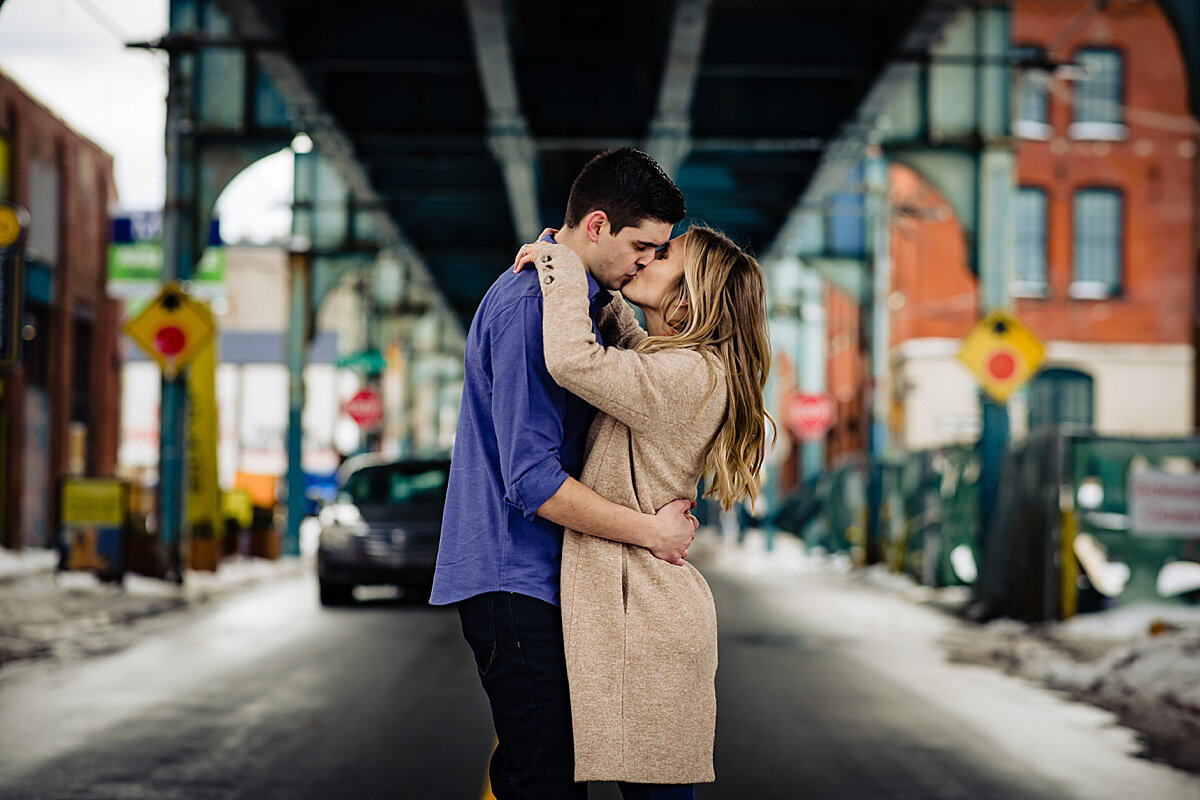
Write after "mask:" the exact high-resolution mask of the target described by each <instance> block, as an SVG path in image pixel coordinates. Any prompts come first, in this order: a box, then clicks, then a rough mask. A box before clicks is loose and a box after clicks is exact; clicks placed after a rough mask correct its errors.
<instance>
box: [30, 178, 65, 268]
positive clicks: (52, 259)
mask: <svg viewBox="0 0 1200 800" xmlns="http://www.w3.org/2000/svg"><path fill="white" fill-rule="evenodd" d="M58 178H59V172H58V166H57V165H56V164H55V163H54V162H52V161H45V160H43V159H40V158H37V157H34V158H32V159H30V161H29V240H28V241H29V245H28V246H29V255H30V257H31V258H33V259H34V260H37V261H40V262H42V263H43V264H46V265H48V266H54V265H56V264H58V233H59V225H60V222H59V214H60V213H61V206H60V200H59V188H58Z"/></svg>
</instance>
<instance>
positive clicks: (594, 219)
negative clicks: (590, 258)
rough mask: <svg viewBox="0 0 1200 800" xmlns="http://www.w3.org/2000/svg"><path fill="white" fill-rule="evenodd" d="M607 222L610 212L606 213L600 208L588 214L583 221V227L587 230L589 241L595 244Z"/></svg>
mask: <svg viewBox="0 0 1200 800" xmlns="http://www.w3.org/2000/svg"><path fill="white" fill-rule="evenodd" d="M607 223H608V214H605V213H604V212H603V211H600V210H599V209H597V210H595V211H593V212H592V213H590V214H588V215H587V217H585V218H584V221H583V228H584V230H585V231H587V237H588V241H589V242H591V243H592V244H595V243H596V242H597V241H599V239H600V231H601V230H603V229H604V226H605V224H607Z"/></svg>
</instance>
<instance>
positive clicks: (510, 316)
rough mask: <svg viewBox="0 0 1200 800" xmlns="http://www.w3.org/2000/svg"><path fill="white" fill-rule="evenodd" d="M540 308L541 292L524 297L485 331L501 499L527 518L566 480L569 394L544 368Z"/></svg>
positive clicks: (531, 518) (535, 514)
mask: <svg viewBox="0 0 1200 800" xmlns="http://www.w3.org/2000/svg"><path fill="white" fill-rule="evenodd" d="M541 306H542V298H541V297H540V296H530V297H523V298H521V299H520V300H519V301H518V302H516V303H514V304H513V305H512V307H511V308H509V309H508V310H507V311H506V313H503V314H499V315H497V317H496V319H495V320H494V323H493V325H492V326H491V330H490V332H489V335H490V339H491V342H490V345H491V346H490V353H491V379H492V398H491V399H492V420H493V424H494V425H495V430H496V444H497V448H498V451H499V456H500V472H501V478H502V480H503V482H504V501H505V502H506V503H508V504H509V505H511V506H513V507H515V508H517V509H518V510H519V511H520V512H521V514H522V515H523V516H524V517H525V518H526V519H528V520H531V521H532V520H533V519H534V517H535V516H537V510H538V509H539V508H541V507H542V505H543V504H545V502H546V501H547V500H549V499H550V497H551V496H552V495H553V494H554V493H555V492H557V491H558V489H559V487H561V486H562V485H563V483H564V482H565V481H566V479H567V473H566V471H565V470H564V469H563V466H562V461H561V456H560V449H561V447H562V443H563V414H564V410H565V407H566V401H567V392H566V390H565V389H563V388H562V387H561V386H559V385H558V384H557V383H555V382H554V379H553V378H551V377H550V373H549V372H548V371H547V370H546V360H545V358H544V356H543V353H542V308H541Z"/></svg>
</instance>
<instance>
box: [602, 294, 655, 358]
mask: <svg viewBox="0 0 1200 800" xmlns="http://www.w3.org/2000/svg"><path fill="white" fill-rule="evenodd" d="M612 296H613V299H612V300H611V301H610V302H609V304H608V305H607V306H605V307H604V310H603V311H601V312H600V315H599V316H598V317H597V318H596V326H597V327H598V328H600V335H601V336H602V337H603V338H604V346H605V347H619V348H621V349H622V350H631V349H633V348H634V347H636V346H637V343H638V342H640V341H641V340H642V339H645V338H646V331H645V330H644V329H643V328H642V326H641V325H639V324H638V321H637V317H635V316H634V315H633V311H632V310H631V309H630V308H629V304H628V303H626V302H625V298H624V297H622V296H621V294H620V292H612Z"/></svg>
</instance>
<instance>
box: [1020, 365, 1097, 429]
mask: <svg viewBox="0 0 1200 800" xmlns="http://www.w3.org/2000/svg"><path fill="white" fill-rule="evenodd" d="M1092 383H1093V382H1092V376H1091V375H1088V374H1087V373H1085V372H1080V371H1078V370H1074V369H1057V368H1051V369H1044V370H1042V371H1041V372H1040V373H1038V375H1037V377H1036V378H1034V379H1033V381H1032V382H1031V383H1030V384H1029V430H1030V431H1035V430H1038V429H1040V428H1054V427H1058V426H1059V425H1082V426H1086V427H1089V428H1090V427H1091V426H1092V424H1093V422H1094V420H1093V408H1092V402H1093V401H1092V397H1093V386H1092Z"/></svg>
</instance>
